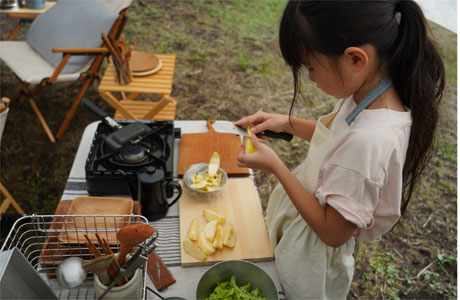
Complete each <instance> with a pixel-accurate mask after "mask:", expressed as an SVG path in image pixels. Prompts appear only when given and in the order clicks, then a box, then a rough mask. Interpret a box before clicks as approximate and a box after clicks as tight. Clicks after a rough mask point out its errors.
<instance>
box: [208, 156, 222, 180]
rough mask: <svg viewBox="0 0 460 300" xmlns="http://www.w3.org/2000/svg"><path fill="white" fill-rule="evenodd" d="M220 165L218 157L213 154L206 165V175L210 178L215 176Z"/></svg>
mask: <svg viewBox="0 0 460 300" xmlns="http://www.w3.org/2000/svg"><path fill="white" fill-rule="evenodd" d="M219 165H220V156H219V153H218V152H214V153H213V154H212V156H211V159H210V160H209V164H208V175H209V176H210V177H212V176H214V175H216V173H217V170H219Z"/></svg>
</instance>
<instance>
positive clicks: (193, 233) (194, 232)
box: [187, 218, 198, 242]
mask: <svg viewBox="0 0 460 300" xmlns="http://www.w3.org/2000/svg"><path fill="white" fill-rule="evenodd" d="M187 237H188V238H189V239H190V240H192V241H194V242H196V241H197V240H198V221H197V220H196V219H195V218H193V220H192V223H191V224H190V227H189V229H188V233H187Z"/></svg>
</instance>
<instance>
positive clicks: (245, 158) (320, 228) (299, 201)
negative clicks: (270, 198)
mask: <svg viewBox="0 0 460 300" xmlns="http://www.w3.org/2000/svg"><path fill="white" fill-rule="evenodd" d="M251 141H252V143H253V144H254V147H255V148H256V152H254V153H250V154H245V149H244V146H241V148H240V152H239V153H238V165H239V166H241V167H249V168H254V169H259V170H265V171H269V172H271V173H273V174H274V175H275V176H276V177H277V178H278V180H279V182H280V183H281V185H282V186H283V187H284V189H285V191H286V193H287V194H288V196H289V198H290V199H291V201H292V203H293V204H294V206H295V207H296V208H297V210H298V211H299V213H300V215H301V216H302V218H303V219H304V220H305V221H306V222H307V224H308V225H309V226H310V228H311V229H312V230H313V231H314V232H315V233H316V234H317V235H318V237H319V238H320V239H321V240H322V241H323V242H324V243H325V244H326V245H328V246H331V247H339V246H341V245H342V244H344V243H345V242H346V241H348V239H350V237H351V236H352V235H353V233H354V231H355V230H356V225H355V224H353V223H351V222H349V221H347V220H346V219H345V218H343V217H342V215H341V214H339V213H338V212H337V211H336V210H335V209H334V208H332V207H331V206H329V205H326V206H325V207H323V206H321V205H320V204H319V201H318V199H316V198H315V197H314V196H313V195H312V194H310V193H309V192H308V191H307V190H306V189H305V187H304V186H303V185H302V183H301V182H300V181H299V180H298V179H297V177H295V176H294V174H293V173H292V172H291V171H290V170H289V169H288V167H287V166H286V165H285V164H284V163H283V162H282V160H281V159H280V158H279V157H278V155H276V153H275V152H274V151H273V149H271V148H270V147H268V146H267V145H264V144H263V143H261V142H259V140H258V139H257V137H255V136H251Z"/></svg>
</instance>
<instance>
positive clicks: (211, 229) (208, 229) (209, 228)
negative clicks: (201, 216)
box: [204, 220, 217, 242]
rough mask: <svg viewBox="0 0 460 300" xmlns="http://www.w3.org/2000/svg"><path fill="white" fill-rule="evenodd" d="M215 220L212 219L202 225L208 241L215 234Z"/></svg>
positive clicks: (211, 239) (212, 238)
mask: <svg viewBox="0 0 460 300" xmlns="http://www.w3.org/2000/svg"><path fill="white" fill-rule="evenodd" d="M216 227H217V220H212V221H211V222H208V223H207V224H206V225H205V226H204V235H205V237H206V238H207V239H208V241H210V242H212V241H213V240H214V236H215V235H216Z"/></svg>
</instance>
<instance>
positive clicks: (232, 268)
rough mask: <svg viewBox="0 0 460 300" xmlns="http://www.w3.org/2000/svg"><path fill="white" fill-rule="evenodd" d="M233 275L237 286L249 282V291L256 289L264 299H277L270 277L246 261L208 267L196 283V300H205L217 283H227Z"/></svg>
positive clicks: (228, 261) (221, 263)
mask: <svg viewBox="0 0 460 300" xmlns="http://www.w3.org/2000/svg"><path fill="white" fill-rule="evenodd" d="M233 275H235V277H236V284H237V285H238V286H242V285H245V284H247V283H248V282H251V283H252V286H251V290H253V289H255V288H258V289H259V290H260V291H261V292H262V293H263V294H264V296H265V298H267V299H278V291H277V290H276V286H275V283H274V282H273V280H272V279H271V278H270V276H269V275H268V274H267V273H266V272H265V271H264V270H263V269H262V268H260V267H259V266H258V265H256V264H254V263H252V262H249V261H246V260H226V261H223V262H220V263H216V264H215V265H213V266H212V267H210V268H209V269H208V270H207V271H206V272H205V273H204V274H203V276H202V277H201V279H200V281H199V283H198V287H197V289H196V298H197V299H206V298H207V297H209V295H210V294H211V293H212V292H213V291H214V289H215V288H216V286H217V283H218V282H224V281H228V280H230V278H231V277H232V276H233Z"/></svg>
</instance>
